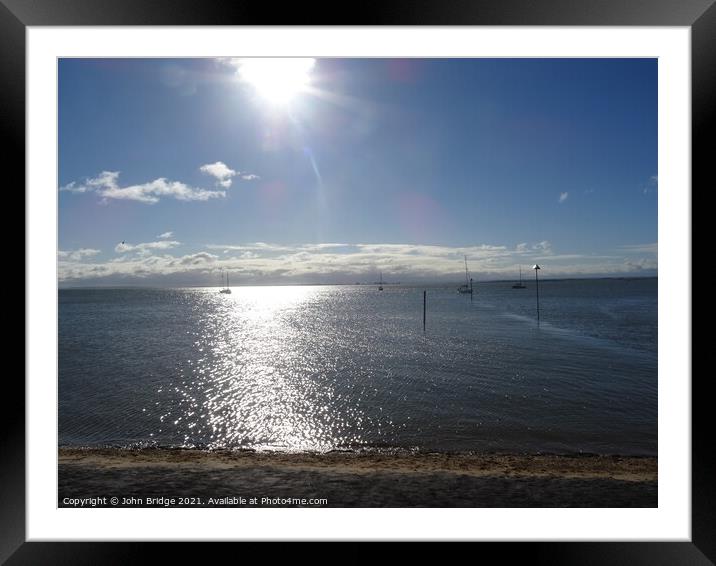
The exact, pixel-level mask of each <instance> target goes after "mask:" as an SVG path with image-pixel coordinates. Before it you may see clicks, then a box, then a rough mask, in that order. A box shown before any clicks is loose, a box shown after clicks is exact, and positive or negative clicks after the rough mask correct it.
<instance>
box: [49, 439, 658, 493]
mask: <svg viewBox="0 0 716 566" xmlns="http://www.w3.org/2000/svg"><path fill="white" fill-rule="evenodd" d="M58 462H59V470H58V477H59V500H58V505H60V506H71V505H68V504H67V503H66V502H67V501H68V499H67V498H70V499H71V500H74V499H77V498H83V497H87V496H90V495H91V496H93V497H102V496H105V495H106V496H109V497H111V496H115V495H116V496H131V497H134V498H137V499H136V500H138V501H142V500H143V499H142V498H147V497H158V496H163V497H173V496H178V495H183V496H192V497H197V498H199V500H200V501H201V506H204V507H207V506H216V505H212V504H209V503H208V502H209V500H212V501H215V497H216V496H218V495H219V494H223V496H225V497H238V496H256V497H264V496H266V497H279V498H281V497H298V498H302V497H305V498H307V499H308V498H322V499H326V501H327V502H326V504H325V505H323V506H329V507H413V506H418V507H655V506H656V505H657V476H658V474H657V472H658V460H657V458H653V457H622V456H598V455H574V456H559V455H523V454H467V453H464V454H462V453H458V454H456V453H411V452H397V453H384V452H330V453H326V454H313V453H311V454H309V453H295V454H294V453H276V452H253V451H248V450H244V451H227V450H219V451H206V450H185V449H157V448H149V449H140V450H126V449H108V448H60V449H59V451H58ZM212 498H213V499H212ZM63 501H65V503H63ZM232 501H233V500H232ZM224 505H225V504H224ZM99 506H103V505H99ZM104 506H107V507H112V506H113V505H111V504H107V505H104ZM130 506H140V507H143V506H151V505H141V504H140V505H136V504H135V505H130ZM189 506H191V505H189ZM219 506H220V505H219ZM229 506H241V505H238V504H237V505H229ZM279 506H281V505H279Z"/></svg>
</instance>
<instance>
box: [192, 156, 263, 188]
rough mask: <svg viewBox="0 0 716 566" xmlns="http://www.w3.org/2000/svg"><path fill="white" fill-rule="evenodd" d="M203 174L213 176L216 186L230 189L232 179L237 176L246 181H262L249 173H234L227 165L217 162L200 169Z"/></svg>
mask: <svg viewBox="0 0 716 566" xmlns="http://www.w3.org/2000/svg"><path fill="white" fill-rule="evenodd" d="M199 170H200V171H201V172H202V173H206V174H207V175H211V176H212V177H214V179H215V180H216V184H217V185H220V186H222V187H224V188H225V189H228V188H229V187H230V186H231V178H232V177H236V176H237V175H238V176H239V177H240V178H241V179H243V180H244V181H255V180H256V179H260V178H261V177H259V176H258V175H254V174H253V173H247V172H245V171H243V172H242V171H234V170H233V169H231V168H230V167H229V166H228V165H226V163H224V162H222V161H217V162H216V163H207V164H206V165H202V166H201V167H199Z"/></svg>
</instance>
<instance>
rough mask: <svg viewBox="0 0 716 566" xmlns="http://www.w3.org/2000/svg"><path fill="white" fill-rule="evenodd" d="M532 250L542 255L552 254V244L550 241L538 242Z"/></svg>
mask: <svg viewBox="0 0 716 566" xmlns="http://www.w3.org/2000/svg"><path fill="white" fill-rule="evenodd" d="M532 249H533V250H534V251H536V252H539V253H542V254H551V253H552V243H551V242H550V241H548V240H542V241H541V242H538V243H536V244H535V245H533V246H532Z"/></svg>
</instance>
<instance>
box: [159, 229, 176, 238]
mask: <svg viewBox="0 0 716 566" xmlns="http://www.w3.org/2000/svg"><path fill="white" fill-rule="evenodd" d="M172 236H174V232H171V231H170V232H164V233H163V234H159V235H158V236H157V238H160V239H162V240H167V239H169V238H171V237H172Z"/></svg>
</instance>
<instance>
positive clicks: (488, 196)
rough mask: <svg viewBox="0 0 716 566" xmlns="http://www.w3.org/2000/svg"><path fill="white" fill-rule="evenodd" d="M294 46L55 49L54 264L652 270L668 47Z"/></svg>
mask: <svg viewBox="0 0 716 566" xmlns="http://www.w3.org/2000/svg"><path fill="white" fill-rule="evenodd" d="M264 61H265V60H264ZM303 61H304V63H305V64H304V66H303V67H302V68H301V69H299V71H295V72H294V70H293V67H292V66H291V65H293V64H294V63H297V62H298V60H293V61H292V62H288V63H287V66H282V65H278V66H271V65H270V64H269V65H268V66H265V65H264V63H259V64H258V66H257V68H258V72H259V75H260V77H259V78H260V79H262V80H264V83H261V82H260V81H256V75H255V74H254V75H251V74H250V73H249V72H248V70H247V69H249V68H250V65H251V62H247V61H246V60H230V59H223V60H216V59H183V60H182V59H176V60H172V59H131V60H130V59H62V60H60V62H59V179H58V189H59V251H58V255H59V277H60V281H61V283H62V284H67V285H85V284H86V285H95V284H140V285H141V284H147V285H196V284H216V282H217V281H218V280H219V279H220V273H221V271H222V270H230V271H231V273H232V281H233V282H236V283H237V284H240V283H242V282H245V283H292V282H293V283H310V282H316V283H318V282H320V283H329V282H354V281H373V280H375V279H376V278H377V273H378V272H380V271H382V272H383V273H384V278H385V279H387V280H390V279H393V280H400V281H403V282H408V281H411V280H414V281H428V280H434V281H436V282H438V281H446V282H447V281H452V280H455V279H457V280H458V281H460V278H461V277H462V273H463V271H462V270H463V264H462V258H463V255H467V256H468V262H469V264H470V269H471V273H472V274H473V276H474V277H475V278H476V279H478V280H480V279H484V280H487V279H511V278H514V276H515V274H516V272H517V269H518V267H519V266H520V265H522V266H524V267H529V266H530V265H532V264H533V263H534V262H536V261H538V262H539V263H540V264H541V265H542V266H543V270H542V272H541V275H543V276H544V277H568V276H578V277H579V276H582V277H585V276H595V275H596V276H623V275H656V270H657V253H656V247H657V246H656V242H657V188H658V171H657V125H658V124H657V62H656V60H655V59H402V60H397V59H317V60H315V61H306V60H303ZM269 63H270V61H269ZM299 66H300V64H299ZM295 73H299V74H301V76H300V79H301V80H300V82H301V85H300V86H297V84H296V83H295V82H294V83H291V81H290V80H288V79H290V78H291V77H292V76H293V75H292V74H295ZM278 98H280V99H281V100H280V101H277V100H276V99H278Z"/></svg>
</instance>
